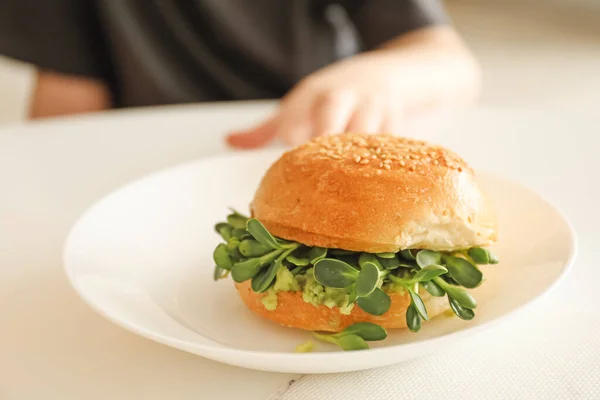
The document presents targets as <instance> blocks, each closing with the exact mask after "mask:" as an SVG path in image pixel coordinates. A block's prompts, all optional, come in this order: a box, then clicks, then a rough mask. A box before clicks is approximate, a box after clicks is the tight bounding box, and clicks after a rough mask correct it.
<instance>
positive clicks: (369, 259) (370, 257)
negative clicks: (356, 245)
mask: <svg viewBox="0 0 600 400" xmlns="http://www.w3.org/2000/svg"><path fill="white" fill-rule="evenodd" d="M366 263H373V264H375V266H376V267H377V268H379V270H381V271H383V270H384V269H385V268H383V265H381V262H380V261H379V259H378V258H377V256H376V255H375V254H371V253H361V254H360V257H358V265H360V267H361V268H362V267H363V266H364V265H365V264H366Z"/></svg>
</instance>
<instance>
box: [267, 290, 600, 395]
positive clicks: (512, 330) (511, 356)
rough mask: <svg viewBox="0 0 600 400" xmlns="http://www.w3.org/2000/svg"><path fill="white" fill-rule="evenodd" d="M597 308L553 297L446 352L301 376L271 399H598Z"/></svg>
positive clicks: (599, 323)
mask: <svg viewBox="0 0 600 400" xmlns="http://www.w3.org/2000/svg"><path fill="white" fill-rule="evenodd" d="M565 292H566V291H564V292H563V293H565ZM593 306H595V305H593V304H589V305H588V307H589V308H586V307H581V303H580V302H576V301H570V300H569V298H568V296H567V295H565V296H564V297H561V296H553V297H552V298H547V299H544V300H541V301H540V303H538V304H536V305H534V306H532V307H531V308H529V309H527V310H526V311H525V312H523V313H522V314H519V315H517V316H515V317H512V318H510V319H509V320H507V321H506V322H505V323H504V324H503V325H499V326H496V327H494V328H492V329H491V330H489V331H486V332H484V333H481V334H479V335H478V336H475V337H471V338H468V339H466V340H465V341H463V342H459V343H457V344H456V345H455V346H452V347H451V348H448V349H447V350H445V351H443V352H438V353H434V354H430V355H427V356H424V357H421V358H417V359H414V360H410V361H406V362H403V363H401V364H397V365H392V366H388V367H383V368H378V369H373V370H367V371H359V372H351V373H344V374H330V375H304V376H303V377H302V378H300V379H299V380H297V381H295V382H293V383H291V384H290V385H289V386H288V387H284V388H282V389H281V390H280V391H279V392H278V393H276V394H274V395H273V396H272V397H271V399H272V400H275V399H277V400H300V399H302V400H303V399H328V400H337V399H339V400H342V399H343V400H354V399H356V400H358V399H361V400H363V399H378V400H387V399H390V400H391V399H403V400H405V399H406V400H408V399H447V400H454V399H456V400H464V399H486V400H487V399H492V400H494V399H498V400H500V399H502V400H506V399H546V400H548V399H561V400H562V399H564V400H567V399H569V400H571V399H600V364H599V363H598V360H600V335H598V332H600V316H599V315H598V313H597V312H596V310H595V309H593V308H592V307H593Z"/></svg>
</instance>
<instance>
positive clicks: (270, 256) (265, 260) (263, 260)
mask: <svg viewBox="0 0 600 400" xmlns="http://www.w3.org/2000/svg"><path fill="white" fill-rule="evenodd" d="M281 253H283V249H277V250H273V251H272V252H270V253H267V254H265V255H264V256H260V258H259V259H258V261H259V263H260V266H261V267H262V266H265V265H267V264H271V263H272V262H273V261H275V259H276V258H277V257H279V255H280V254H281Z"/></svg>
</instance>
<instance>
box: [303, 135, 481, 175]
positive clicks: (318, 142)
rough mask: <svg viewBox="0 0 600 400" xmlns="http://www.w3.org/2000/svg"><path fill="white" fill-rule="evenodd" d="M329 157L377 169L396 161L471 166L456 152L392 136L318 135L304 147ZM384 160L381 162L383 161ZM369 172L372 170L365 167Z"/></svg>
mask: <svg viewBox="0 0 600 400" xmlns="http://www.w3.org/2000/svg"><path fill="white" fill-rule="evenodd" d="M300 147H302V148H304V149H307V150H308V151H313V152H314V153H315V154H319V155H323V156H325V157H328V158H331V159H334V160H340V159H348V160H351V161H354V162H356V163H359V164H362V165H366V164H372V165H373V168H375V169H377V166H379V168H380V169H386V170H387V167H384V166H389V167H390V169H391V166H392V165H393V164H395V163H394V162H395V161H397V164H396V165H399V167H400V168H406V169H407V170H410V171H418V172H419V173H421V171H424V172H425V173H427V167H428V166H438V167H439V168H447V169H451V170H455V171H458V172H462V171H464V170H470V168H469V167H468V165H467V164H466V163H465V162H464V161H463V160H462V159H461V158H460V157H458V156H457V155H456V154H454V153H453V152H451V151H449V150H447V149H444V148H442V147H439V146H434V145H431V144H428V143H426V142H423V141H420V140H414V139H408V138H402V137H396V136H391V135H367V134H357V133H347V134H341V135H329V136H321V137H318V138H315V139H314V140H313V141H311V142H308V143H306V144H304V145H302V146H300ZM380 161H381V162H380ZM365 171H366V172H367V173H368V169H366V170H365Z"/></svg>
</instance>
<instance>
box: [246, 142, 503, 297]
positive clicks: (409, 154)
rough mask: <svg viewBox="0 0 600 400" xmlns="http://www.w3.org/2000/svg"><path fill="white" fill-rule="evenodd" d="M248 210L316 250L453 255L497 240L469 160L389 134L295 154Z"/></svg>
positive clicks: (272, 173) (272, 171)
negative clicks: (421, 250) (418, 251)
mask: <svg viewBox="0 0 600 400" xmlns="http://www.w3.org/2000/svg"><path fill="white" fill-rule="evenodd" d="M250 208H251V212H252V215H253V216H254V217H255V218H257V219H258V220H260V221H261V222H262V223H263V224H264V226H265V227H266V228H267V229H268V230H269V231H270V232H271V233H272V234H273V235H275V236H278V237H281V238H283V239H287V240H293V241H296V242H300V243H303V244H305V245H308V246H320V247H327V248H340V249H345V250H352V251H361V252H370V253H377V252H396V251H398V250H400V249H418V248H427V249H430V250H439V251H447V250H455V249H464V248H469V247H473V246H488V245H490V244H492V243H493V242H494V241H495V240H496V219H495V215H494V214H493V212H492V211H491V207H490V205H489V203H488V201H487V200H486V198H485V196H484V195H483V193H482V192H481V191H480V189H479V187H478V186H477V183H476V181H475V176H474V173H473V171H472V169H471V168H470V167H469V166H468V165H467V163H466V162H465V161H464V160H462V159H461V158H460V157H459V156H458V155H456V154H455V153H453V152H451V151H450V150H447V149H445V148H442V147H439V146H435V145H432V144H428V143H426V142H423V141H418V140H413V139H407V138H400V137H395V136H390V135H364V134H342V135H335V136H324V137H320V138H317V139H315V140H313V141H311V142H309V143H307V144H304V145H301V146H299V147H296V148H295V149H293V150H291V151H288V152H287V153H285V154H284V155H283V156H282V157H281V158H280V159H279V160H278V161H276V162H275V163H274V164H273V165H272V166H271V168H269V170H268V171H267V172H266V174H265V176H264V177H263V179H262V182H261V184H260V186H259V188H258V190H257V192H256V195H255V197H254V200H253V201H252V204H251V207H250ZM311 307H312V306H311Z"/></svg>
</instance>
